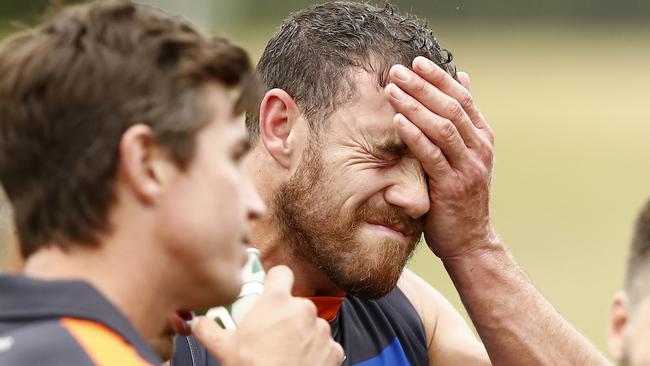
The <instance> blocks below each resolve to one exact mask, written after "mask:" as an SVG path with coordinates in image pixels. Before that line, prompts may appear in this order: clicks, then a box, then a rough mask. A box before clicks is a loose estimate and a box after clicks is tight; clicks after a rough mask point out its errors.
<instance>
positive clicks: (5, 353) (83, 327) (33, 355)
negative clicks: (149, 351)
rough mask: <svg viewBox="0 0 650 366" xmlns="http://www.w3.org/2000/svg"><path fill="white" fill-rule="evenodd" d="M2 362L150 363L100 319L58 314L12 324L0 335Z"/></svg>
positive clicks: (136, 365)
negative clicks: (95, 320) (47, 318)
mask: <svg viewBox="0 0 650 366" xmlns="http://www.w3.org/2000/svg"><path fill="white" fill-rule="evenodd" d="M0 341H1V342H0V343H3V345H2V348H0V364H2V365H5V364H6V365H45V364H47V365H52V366H59V365H60V366H64V365H80V366H81V365H96V364H102V365H103V364H109V365H123V366H142V365H151V364H150V363H149V362H147V361H145V360H144V359H143V358H142V357H140V356H139V354H138V353H137V351H136V350H135V349H134V348H133V347H132V346H131V345H129V344H128V343H126V341H124V340H123V339H122V337H121V336H119V335H117V334H116V333H115V332H113V331H112V330H110V329H109V328H107V327H105V326H104V325H102V324H100V323H96V322H93V321H89V320H81V319H72V318H61V319H53V320H47V321H41V322H34V323H32V324H29V325H26V326H23V327H19V328H15V329H14V330H12V331H9V332H7V333H5V334H3V335H2V336H0Z"/></svg>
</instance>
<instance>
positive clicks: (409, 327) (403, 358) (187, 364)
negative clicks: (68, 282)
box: [172, 287, 429, 366]
mask: <svg viewBox="0 0 650 366" xmlns="http://www.w3.org/2000/svg"><path fill="white" fill-rule="evenodd" d="M330 324H331V327H332V337H333V338H334V339H335V340H336V341H337V342H339V343H340V344H341V346H343V349H344V351H345V355H346V356H347V359H346V360H345V362H344V363H343V365H346V366H383V365H386V366H388V365H390V366H424V365H428V364H429V359H428V353H427V341H426V335H425V332H424V325H423V324H422V320H421V319H420V316H419V315H418V313H417V312H416V310H415V308H414V307H413V305H412V304H411V302H410V301H409V300H408V298H407V297H406V296H405V295H404V293H403V292H402V291H401V290H400V289H399V288H397V287H396V288H395V289H394V290H393V291H391V292H390V293H389V294H388V295H386V296H385V297H383V298H380V299H378V300H364V299H361V298H358V297H355V296H346V297H345V299H344V300H343V303H342V304H341V307H340V309H339V311H338V314H337V316H336V317H335V318H334V319H333V320H332V321H331V322H330ZM176 350H177V352H176V354H175V355H174V359H173V360H172V366H206V365H209V366H215V365H218V364H219V363H218V362H217V361H216V360H214V359H213V358H212V357H211V356H210V355H209V354H208V353H207V352H206V351H205V349H204V348H203V347H202V346H200V345H199V344H198V342H197V341H196V340H195V339H194V338H192V337H177V340H176Z"/></svg>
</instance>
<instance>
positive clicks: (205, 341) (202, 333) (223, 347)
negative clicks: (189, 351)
mask: <svg viewBox="0 0 650 366" xmlns="http://www.w3.org/2000/svg"><path fill="white" fill-rule="evenodd" d="M192 334H193V335H194V336H195V337H196V339H197V340H198V341H199V342H200V343H201V344H202V345H203V346H204V347H205V348H206V349H207V350H208V352H210V353H211V354H212V356H214V357H215V358H216V359H217V360H219V361H223V359H224V354H223V352H227V351H228V350H229V349H230V346H229V344H230V343H231V339H232V337H233V336H234V334H235V331H234V330H225V329H222V328H221V327H220V326H219V325H217V323H216V322H215V321H214V320H212V319H210V318H208V317H205V316H200V317H197V318H195V319H194V321H193V322H192ZM222 363H223V362H222Z"/></svg>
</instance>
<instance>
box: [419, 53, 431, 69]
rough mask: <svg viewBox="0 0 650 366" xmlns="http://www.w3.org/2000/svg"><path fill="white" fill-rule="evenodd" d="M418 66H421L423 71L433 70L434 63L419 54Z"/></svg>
mask: <svg viewBox="0 0 650 366" xmlns="http://www.w3.org/2000/svg"><path fill="white" fill-rule="evenodd" d="M418 59H419V61H418V67H419V68H420V70H421V71H423V72H431V71H433V65H432V64H431V61H430V60H429V59H428V58H425V57H422V56H418Z"/></svg>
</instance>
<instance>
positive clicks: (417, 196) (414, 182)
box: [384, 158, 430, 219]
mask: <svg viewBox="0 0 650 366" xmlns="http://www.w3.org/2000/svg"><path fill="white" fill-rule="evenodd" d="M407 159H408V161H407ZM402 164H403V168H402V169H400V170H399V173H396V177H395V178H394V179H395V180H394V183H393V184H392V185H390V186H389V187H388V188H387V189H386V190H385V191H384V199H385V200H386V202H387V203H390V204H391V205H394V206H398V207H401V208H402V209H403V210H404V212H405V213H406V214H407V215H409V217H411V218H413V219H418V218H420V217H422V216H424V215H425V214H426V213H427V212H429V207H430V203H429V192H428V190H427V181H426V175H425V174H424V170H422V166H421V165H420V163H419V162H418V161H417V160H416V159H414V158H413V159H411V158H403V159H402Z"/></svg>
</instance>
